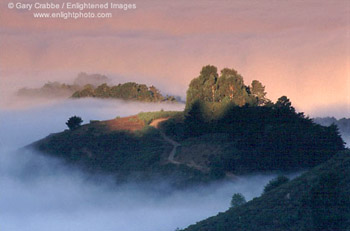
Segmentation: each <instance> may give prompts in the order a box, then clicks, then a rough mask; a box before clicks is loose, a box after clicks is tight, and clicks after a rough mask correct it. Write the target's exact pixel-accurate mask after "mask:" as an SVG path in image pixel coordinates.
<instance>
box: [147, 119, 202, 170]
mask: <svg viewBox="0 0 350 231" xmlns="http://www.w3.org/2000/svg"><path fill="white" fill-rule="evenodd" d="M168 119H169V117H168V118H160V119H155V120H153V121H152V123H151V124H150V126H153V127H155V128H157V129H158V130H159V132H160V135H161V136H162V138H163V139H164V140H165V141H166V142H168V143H169V144H171V145H173V149H172V150H171V152H170V153H169V156H168V162H169V163H172V164H185V165H187V166H188V167H190V168H195V169H197V170H199V171H202V172H208V171H209V169H208V168H205V167H202V166H199V165H198V164H196V163H195V162H194V161H191V162H190V163H181V162H179V161H176V160H174V158H175V154H176V150H177V148H178V147H179V146H181V144H180V143H178V142H176V141H175V140H173V139H171V138H170V137H169V136H167V135H166V134H165V133H164V132H162V130H160V129H159V124H160V123H161V122H163V121H166V120H168Z"/></svg>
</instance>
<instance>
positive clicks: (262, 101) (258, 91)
mask: <svg viewBox="0 0 350 231" xmlns="http://www.w3.org/2000/svg"><path fill="white" fill-rule="evenodd" d="M196 101H200V102H205V103H207V105H210V106H211V107H213V108H215V107H218V105H219V106H220V105H225V104H227V103H232V104H235V105H237V106H243V105H246V104H248V105H251V106H261V105H266V104H268V103H269V102H270V101H269V100H268V99H267V98H266V92H265V86H263V85H262V83H260V82H259V81H258V80H253V81H252V83H251V85H250V86H246V85H245V84H244V81H243V77H242V76H241V75H240V74H238V72H237V71H236V70H234V69H229V68H224V69H223V70H221V75H220V76H219V75H218V70H217V68H216V67H215V66H211V65H207V66H204V67H203V68H202V70H201V72H200V75H199V76H198V77H197V78H195V79H193V80H192V81H191V83H190V86H189V89H188V91H187V100H186V105H187V107H186V108H188V107H191V105H192V104H193V103H195V102H196Z"/></svg>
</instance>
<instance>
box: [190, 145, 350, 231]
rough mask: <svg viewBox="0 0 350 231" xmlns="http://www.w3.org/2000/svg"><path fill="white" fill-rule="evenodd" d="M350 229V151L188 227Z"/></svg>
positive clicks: (208, 230)
mask: <svg viewBox="0 0 350 231" xmlns="http://www.w3.org/2000/svg"><path fill="white" fill-rule="evenodd" d="M231 230H232V231H234V230H247V231H248V230H249V231H254V230H256V231H261V230H283V231H285V230H290V231H294V230H295V231H300V230H319V231H321V230H322V231H326V230H329V231H330V230H333V231H335V230H350V151H345V152H342V153H339V154H338V155H336V156H335V157H333V158H332V159H331V160H329V161H327V162H326V163H324V164H322V165H320V166H318V167H315V168H313V169H312V170H310V171H309V172H307V173H305V174H303V175H302V176H300V177H298V178H296V179H294V180H292V181H290V182H289V183H286V184H283V185H282V186H280V187H278V188H276V189H274V190H272V191H270V192H267V193H266V194H264V195H262V196H261V197H259V198H255V199H253V200H252V201H250V202H248V203H246V204H244V205H242V206H239V207H236V208H231V209H229V210H228V211H226V212H224V213H219V214H218V215H217V216H214V217H211V218H208V219H206V220H204V221H201V222H198V223H197V224H195V225H191V226H189V227H188V228H187V229H185V231H231Z"/></svg>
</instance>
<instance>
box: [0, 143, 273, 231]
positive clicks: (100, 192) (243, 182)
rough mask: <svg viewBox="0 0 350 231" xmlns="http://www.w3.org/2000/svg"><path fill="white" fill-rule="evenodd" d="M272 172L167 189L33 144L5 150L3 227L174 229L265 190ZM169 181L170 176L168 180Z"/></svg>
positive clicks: (0, 166) (0, 201)
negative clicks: (122, 179)
mask: <svg viewBox="0 0 350 231" xmlns="http://www.w3.org/2000/svg"><path fill="white" fill-rule="evenodd" d="M272 177H273V176H272V175H256V176H249V177H242V178H239V179H237V180H236V181H235V182H222V183H213V184H211V185H207V186H202V187H199V188H195V189H188V190H184V191H175V192H173V193H170V194H167V195H162V194H160V193H159V192H157V191H156V190H151V189H147V190H146V189H144V188H143V186H142V185H135V184H132V183H129V184H124V185H118V186H116V185H114V184H113V183H112V179H111V178H108V177H103V178H100V179H98V178H96V179H94V180H91V179H90V180H88V179H87V176H85V175H84V174H83V173H81V172H79V171H78V170H73V169H69V168H68V167H65V166H63V165H62V163H60V161H59V160H55V159H52V158H49V157H45V156H42V155H40V154H38V153H35V152H33V151H29V150H22V151H21V152H12V151H9V150H1V151H0V182H1V187H0V195H1V196H0V208H1V210H0V224H1V229H2V230H11V231H12V230H21V231H24V230H28V231H29V230H32V231H40V230H43V231H44V230H45V231H46V230H50V231H55V230H57V231H58V230H59V231H61V230H72V231H73V230H74V231H80V230H81V231H88V230H91V231H96V230H106V231H107V230H123V231H157V230H159V231H161V230H162V231H173V230H175V229H176V228H177V227H180V228H184V227H186V226H188V225H190V224H192V223H194V222H196V221H199V220H201V219H204V218H206V217H209V216H212V215H215V214H217V213H218V212H219V211H225V210H226V209H228V207H229V203H230V199H231V196H232V194H233V193H236V192H239V193H242V194H243V195H244V196H245V197H246V199H247V200H250V199H252V198H253V197H255V196H258V195H260V194H261V192H262V190H263V187H264V185H265V184H266V183H267V182H268V181H269V180H270V179H271V178H272ZM162 184H163V186H162V187H165V185H166V182H165V181H164V182H162Z"/></svg>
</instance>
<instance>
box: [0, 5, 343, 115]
mask: <svg viewBox="0 0 350 231" xmlns="http://www.w3.org/2000/svg"><path fill="white" fill-rule="evenodd" d="M10 1H13V0H6V1H2V2H1V5H0V7H1V8H0V64H1V65H0V76H1V82H0V90H1V91H2V92H4V91H9V89H11V90H15V89H17V88H18V87H22V86H40V85H41V84H43V83H45V82H47V81H55V80H60V81H62V82H67V81H70V80H72V79H73V78H74V77H75V75H76V74H77V73H79V72H81V71H84V72H88V73H101V74H106V75H108V76H110V77H111V78H114V79H115V81H116V82H118V81H122V82H125V81H137V82H140V83H147V84H154V85H156V86H158V87H159V88H160V89H161V90H162V91H163V92H166V93H171V94H176V95H181V96H183V97H184V96H185V92H186V90H187V87H188V84H189V82H190V81H191V79H192V78H194V77H197V76H198V74H199V71H200V69H201V67H202V66H204V65H207V64H212V65H215V66H217V67H218V68H219V69H222V68H224V67H230V68H235V69H236V70H237V71H238V72H239V73H240V74H242V75H243V77H244V79H245V83H246V84H250V82H251V81H252V80H253V79H258V80H260V81H261V82H263V84H264V85H266V90H267V92H268V97H269V98H271V99H272V100H276V99H277V98H278V97H279V96H281V95H287V96H288V97H289V98H290V99H291V100H292V102H293V104H294V105H295V106H296V107H297V109H299V110H301V111H305V112H306V113H307V114H309V113H311V114H312V112H313V111H315V110H316V109H319V108H322V107H326V106H329V105H332V106H333V107H334V106H339V107H340V106H342V107H343V111H348V112H349V116H350V71H349V68H350V66H349V63H350V59H349V57H350V49H349V46H350V44H349V41H350V40H349V39H350V38H349V34H350V2H349V1H348V0H336V1H329V0H303V1H298V0H293V1H278V0H256V1H253V0H248V1H244V0H240V1H238V0H237V1H229V0H221V1H212V0H200V1H189V0H178V1H173V0H157V1H151V0H143V1H141V0H138V1H130V2H129V1H128V2H127V3H136V5H137V9H136V10H129V11H120V10H119V11H118V10H112V11H111V12H112V13H113V18H111V19H77V20H75V19H68V20H64V19H34V18H33V17H32V13H33V12H40V10H32V11H24V10H16V9H8V7H7V4H8V3H9V2H10ZM13 2H15V3H16V1H13ZM21 2H24V3H30V2H46V1H39V0H36V1H32V0H27V1H24V0H23V1H21ZM53 2H56V3H61V2H67V1H63V0H56V1H53ZM72 2H75V1H72ZM79 2H84V1H79ZM85 2H102V3H105V2H108V1H107V0H99V1H91V0H90V1H89V0H85ZM107 11H110V10H107ZM41 12H53V11H49V10H46V11H45V10H41Z"/></svg>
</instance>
